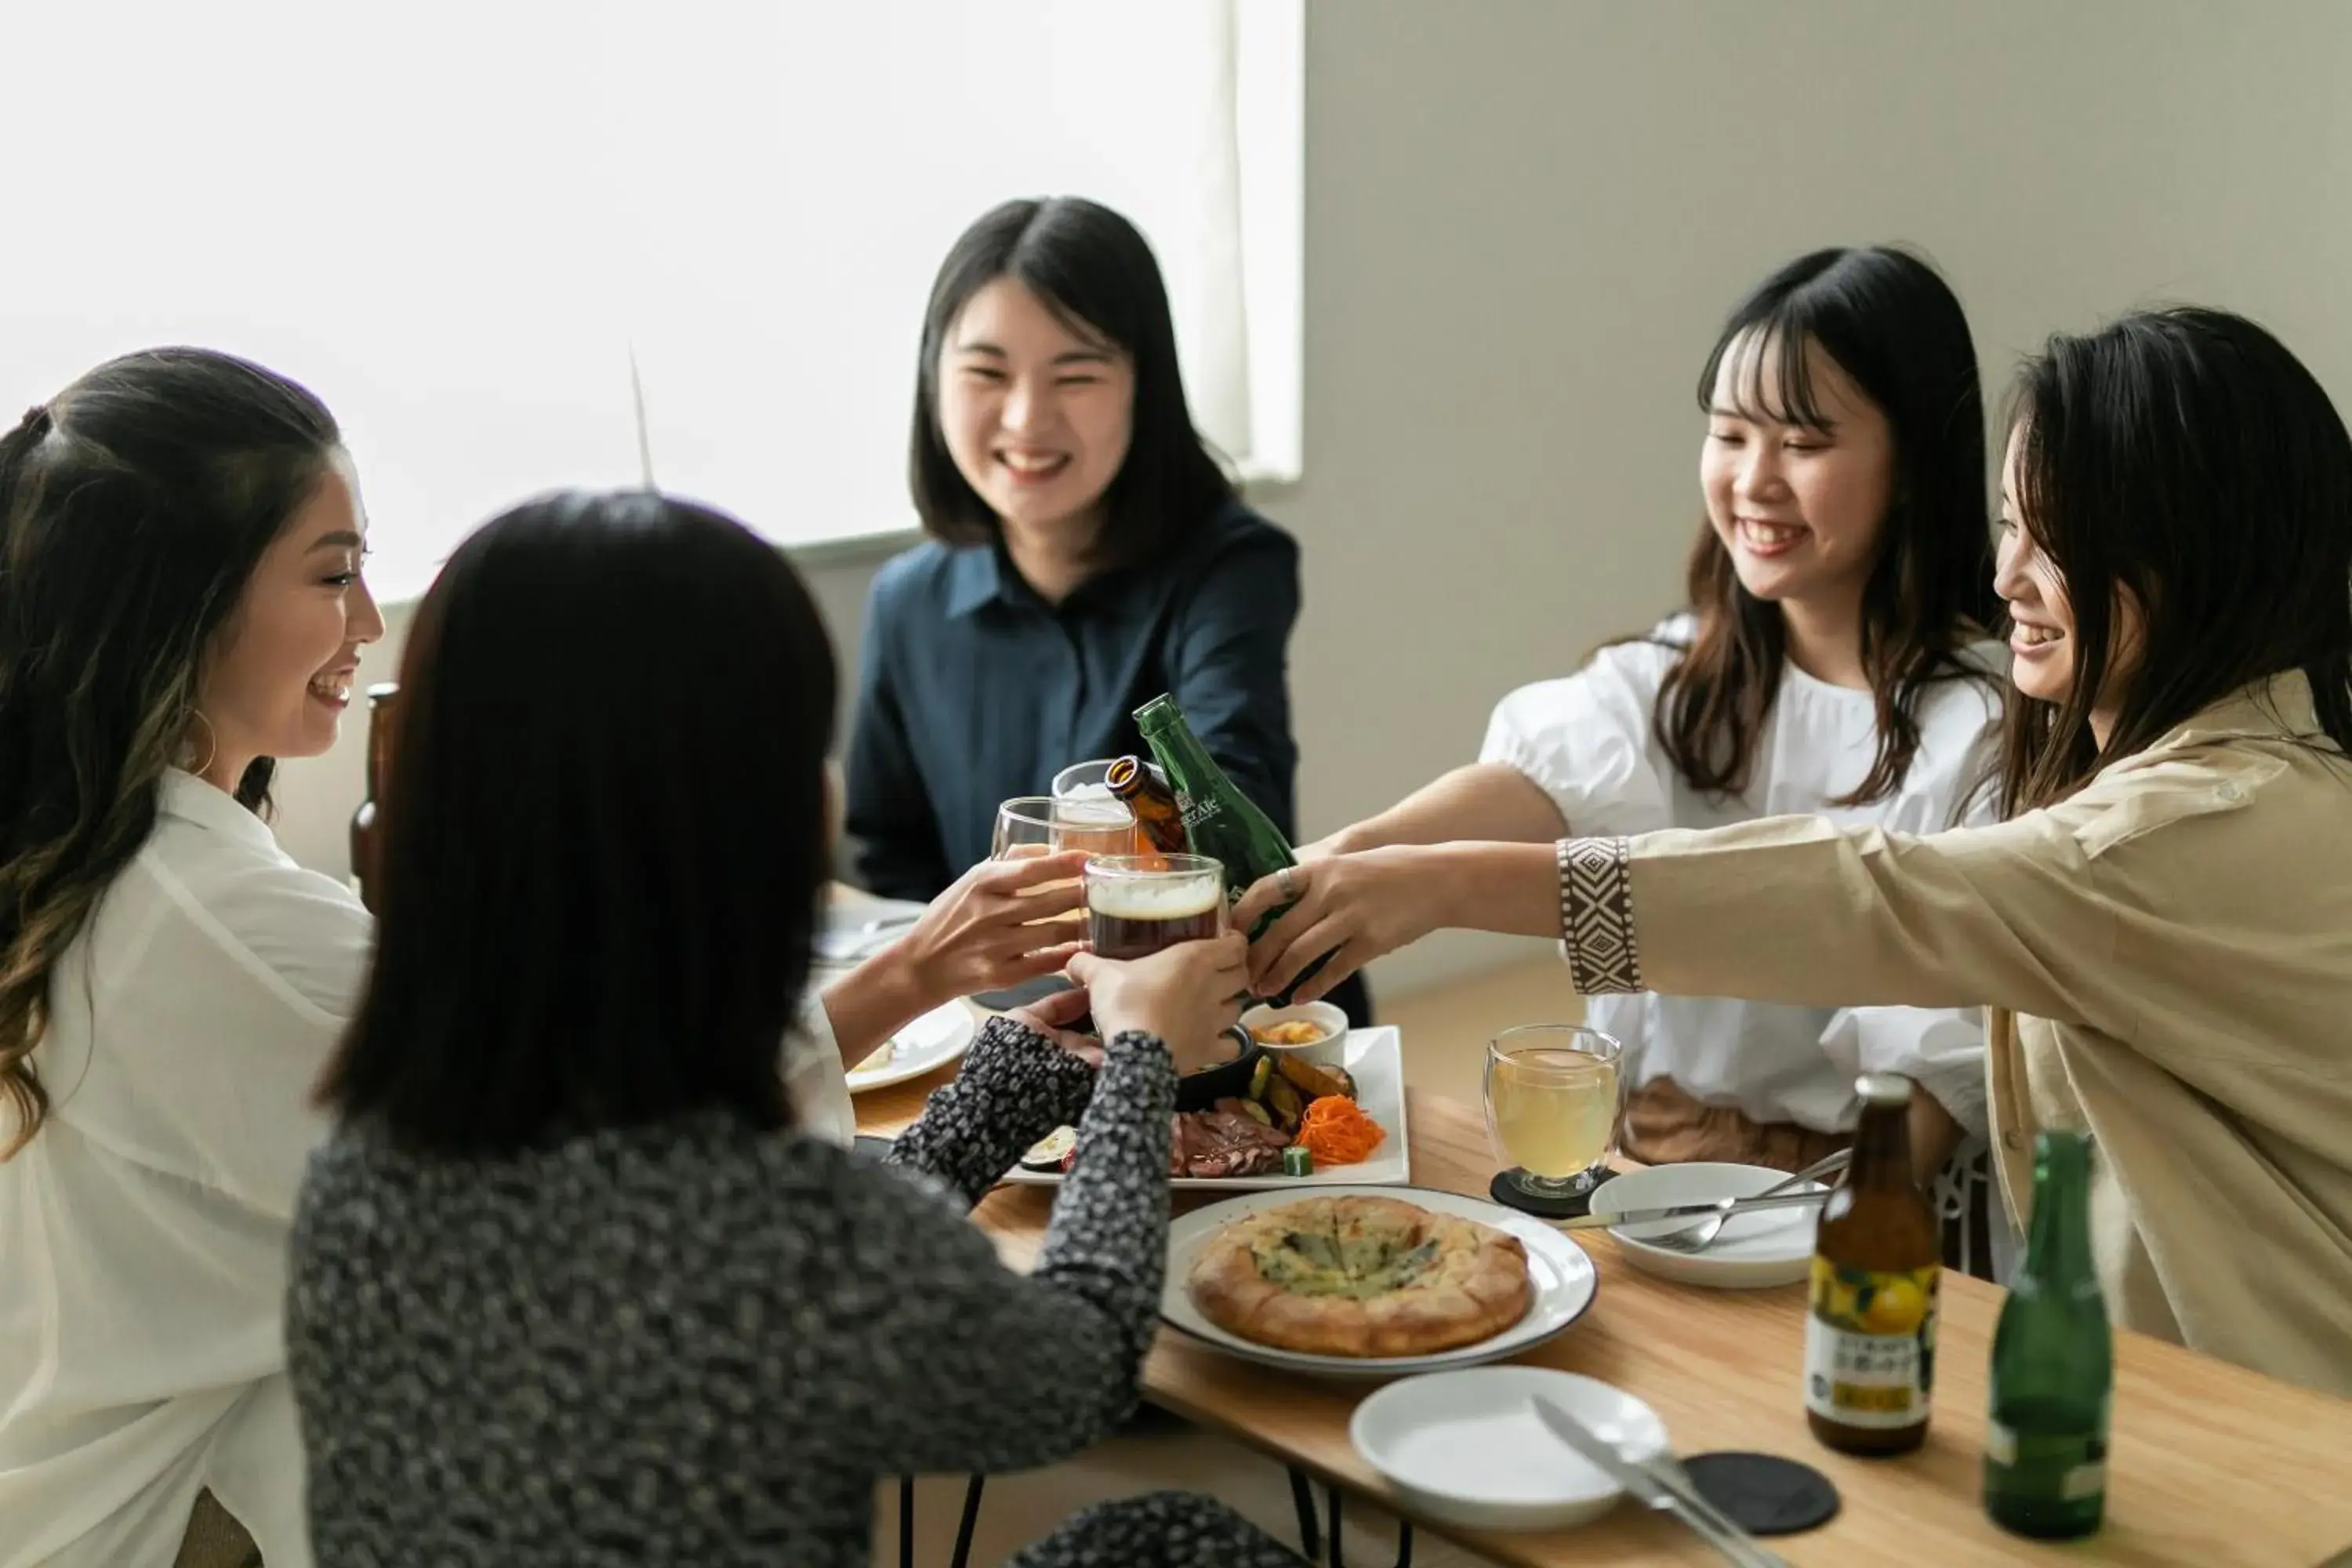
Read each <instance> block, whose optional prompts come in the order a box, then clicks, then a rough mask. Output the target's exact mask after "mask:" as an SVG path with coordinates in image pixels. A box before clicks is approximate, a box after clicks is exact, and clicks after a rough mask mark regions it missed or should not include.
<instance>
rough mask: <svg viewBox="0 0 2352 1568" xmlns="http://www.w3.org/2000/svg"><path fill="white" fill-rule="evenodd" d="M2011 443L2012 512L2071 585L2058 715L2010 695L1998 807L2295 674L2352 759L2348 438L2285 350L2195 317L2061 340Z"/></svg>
mask: <svg viewBox="0 0 2352 1568" xmlns="http://www.w3.org/2000/svg"><path fill="white" fill-rule="evenodd" d="M2015 428H2016V430H2017V432H2018V434H2019V437H2020V444H2019V449H2018V464H2017V469H2018V472H2017V480H2018V489H2019V492H2020V493H2017V494H2014V495H2012V496H2011V500H2012V501H2013V502H2014V503H2015V505H2016V507H2017V509H2018V512H2019V516H2020V519H2021V521H2022V523H2023V526H2024V528H2025V531H2026V533H2027V535H2028V536H2029V537H2030V538H2031V540H2032V542H2034V543H2035V544H2037V545H2039V546H2040V547H2041V549H2042V552H2043V553H2044V554H2046V555H2047V556H2048V557H2049V560H2050V563H2051V564H2052V565H2053V567H2055V568H2056V569H2057V572H2058V574H2060V576H2061V577H2062V578H2063V580H2064V583H2065V592H2066V598H2067V602H2068V604H2069V605H2071V606H2072V608H2073V611H2074V631H2073V632H2072V634H2071V637H2072V639H2073V641H2074V683H2073V689H2071V690H2070V691H2068V692H2067V694H2066V695H2065V697H2063V699H2061V700H2058V701H2055V702H2042V701H2036V700H2032V699H2029V698H2026V697H2024V696H2022V695H2021V694H2015V693H2012V695H2011V700H2010V705H2009V709H2010V712H2009V723H2008V728H2007V733H2006V735H2005V738H2004V746H2003V752H2002V768H2001V774H2002V798H2003V802H2004V805H2006V806H2007V808H2008V809H2009V810H2010V811H2011V812H2018V811H2023V810H2029V809H2031V808H2032V807H2034V806H2038V805H2047V804H2049V803H2050V802H2052V801H2054V800H2058V799H2061V798H2063V796H2065V795H2068V794H2071V793H2072V792H2073V791H2074V790H2075V789H2077V788H2079V787H2080V786H2081V785H2082V784H2084V783H2086V782H2088V781H2089V779H2090V778H2091V777H2092V775H2093V774H2095V773H2097V772H2098V771H2099V770H2100V769H2102V768H2104V767H2105V766H2106V765H2107V764H2108V763H2112V762H2114V761H2116V759H2118V758H2122V757H2127V756H2130V755H2131V754H2133V753H2134V752H2139V751H2143V750H2145V749H2146V748H2147V745H2148V744H2149V742H2153V741H2155V740H2156V739H2157V738H2158V736H2160V735H2162V734H2163V733H2164V732H2165V731H2168V730H2170V729H2172V728H2174V727H2176V726H2178V725H2179V724H2181V723H2183V722H2185V721H2188V720H2189V718H2191V717H2192V716H2194V715H2195V714H2196V713H2197V711H2198V710H2200V709H2202V708H2205V707H2207V706H2210V704H2211V703H2213V702H2214V701H2216V700H2220V699H2221V698H2223V697H2226V696H2227V695H2229V694H2230V693H2231V692H2232V691H2236V690H2238V689H2242V688H2243V687H2247V686H2251V685H2252V684H2254V683H2255V682H2258V681H2261V680H2263V679H2266V678H2268V677H2271V676H2273V675H2277V674H2280V673H2283V672H2284V671H2288V670H2301V671H2302V672H2303V673H2304V675H2305V676H2306V677H2307V678H2308V679H2309V680H2310V682H2311V698H2312V704H2313V707H2314V709H2315V711H2316V717H2317V718H2318V721H2319V726H2320V729H2321V730H2322V731H2324V732H2325V736H2326V740H2328V741H2332V742H2334V743H2335V745H2336V747H2337V748H2338V749H2340V750H2343V751H2345V752H2352V436H2347V434H2346V432H2345V427H2344V420H2343V418H2342V416H2340V415H2338V414H2337V413H2336V407H2335V405H2333V404H2332V403H2330V402H2329V401H2328V397H2327V394H2326V391H2325V390H2324V389H2323V388H2322V387H2321V386H2320V384H2319V383H2318V382H2317V381H2316V380H2315V378H2314V377H2313V376H2312V374H2311V373H2310V372H2309V371H2308V370H2306V369H2305V368H2304V366H2303V363H2302V362H2301V361H2299V360H2297V359H2296V358H2295V357H2294V354H2292V353H2289V352H2288V351H2287V349H2286V346H2285V345H2284V344H2283V343H2281V342H2279V341H2278V340H2277V339H2276V338H2274V337H2273V336H2271V335H2270V333H2268V332H2266V331H2263V329H2262V328H2260V327H2258V326H2256V325H2254V323H2253V322H2252V321H2247V320H2245V319H2244V318H2242V317H2240V316H2233V315H2230V314H2228V313H2226V312H2224V311H2221V310H2156V311H2140V312H2136V313H2134V314H2132V315H2128V316H2126V317H2124V318H2122V319H2121V320H2120V321H2116V322H2115V323H2114V324H2113V325H2112V326H2109V327H2107V328H2105V329H2104V330H2103V331H2096V332H2093V333H2090V334H2089V335H2087V336H2082V337H2070V336H2063V335H2061V336H2056V337H2053V338H2052V339H2051V340H2050V341H2049V342H2048V344H2047V345H2046V346H2044V348H2043V349H2042V353H2040V354H2039V355H2038V356H2036V357H2035V358H2034V359H2032V360H2031V361H2030V362H2028V363H2027V364H2026V365H2025V367H2024V370H2023V372H2022V374H2021V376H2020V378H2019V384H2018V394H2017V417H2016V426H2015ZM2126 603H2128V604H2129V605H2130V606H2131V608H2132V612H2133V613H2134V614H2136V615H2137V616H2138V617H2139V619H2140V621H2141V630H2140V632H2139V635H2138V637H2137V639H2136V642H2137V647H2136V650H2135V652H2134V655H2133V657H2132V658H2131V660H2130V662H2129V664H2128V666H2127V667H2126V668H2125V669H2124V670H2123V679H2122V682H2121V687H2122V689H2121V692H2120V699H2121V700H2120V701H2119V702H2117V703H2116V704H2115V706H2116V715H2115V723H2114V727H2113V729H2112V730H2111V731H2110V732H2109V734H2108V736H2107V740H2106V743H2105V745H2101V744H2100V743H2099V742H2098V740H2097V738H2096V737H2095V735H2094V733H2093V731H2092V728H2091V712H2092V710H2093V709H2094V707H2095V706H2097V705H2098V704H2099V703H2100V702H2101V701H2102V700H2103V699H2111V698H2113V697H2115V696H2116V695H2117V694H2116V693H2113V692H2110V691H2109V687H2110V684H2111V679H2110V678H2111V673H2112V672H2113V671H2115V669H2116V665H2117V658H2116V645H2117V641H2118V637H2117V631H2118V628H2117V625H2116V616H2117V610H2118V607H2119V606H2121V605H2125V604H2126ZM2312 739H2313V740H2315V741H2316V740H2318V739H2319V738H2318V737H2312Z"/></svg>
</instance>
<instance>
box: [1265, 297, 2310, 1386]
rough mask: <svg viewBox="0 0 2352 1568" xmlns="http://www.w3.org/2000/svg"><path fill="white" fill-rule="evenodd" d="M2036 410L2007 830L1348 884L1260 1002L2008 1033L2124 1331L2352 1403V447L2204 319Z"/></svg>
mask: <svg viewBox="0 0 2352 1568" xmlns="http://www.w3.org/2000/svg"><path fill="white" fill-rule="evenodd" d="M2001 529H2002V540H2001V546H2000V565H1999V570H1998V573H1997V574H1996V578H1995V584H1996V586H1997V587H1998V589H1999V590H2000V595H2001V596H2002V598H2003V599H2004V600H2006V601H2007V602H2008V605H2009V607H2010V611H2011V621H2012V632H2011V648H2012V650H2013V652H2014V654H2015V656H2016V665H2015V668H2014V670H2013V671H2012V674H2011V682H2012V685H2013V686H2014V688H2015V689H2014V691H2013V693H2012V696H2011V701H2010V713H2009V730H2008V735H2007V737H2006V746H2005V752H2004V759H2003V768H2002V774H2003V776H2002V784H2003V793H2004V801H2005V805H2006V808H2007V817H2008V819H2007V820H2005V821H2003V822H2001V823H2000V824H1999V825H1997V826H1989V827H1977V828H1965V829H1960V830H1957V831H1953V832H1948V833H1940V834H1933V835H1927V836H1924V837H1913V836H1909V835H1904V834H1895V833H1888V832H1885V831H1883V830H1881V829H1877V828H1869V827H1865V828H1856V829H1851V830H1843V831H1842V830H1840V829H1839V828H1837V827H1835V826H1832V825H1830V824H1829V823H1826V822H1823V821H1821V820H1819V819H1817V818H1811V817H1783V818H1780V819H1778V820H1772V821H1763V822H1755V823H1747V824H1741V825H1739V826H1734V827H1729V828H1724V829H1719V830H1716V831H1712V832H1705V833H1690V832H1669V833H1654V834H1646V835H1643V836H1642V837H1636V838H1576V837H1571V838H1568V839H1564V840H1562V841H1560V842H1559V844H1558V845H1556V846H1555V845H1534V846H1530V845H1517V844H1450V845H1438V846H1433V847H1394V848H1385V849H1378V850H1371V851H1367V852H1364V853H1362V854H1359V855H1347V856H1339V857H1336V858H1332V859H1329V860H1325V861H1322V862H1319V863H1317V864H1315V865H1312V866H1309V867H1306V868H1300V869H1298V870H1297V871H1294V872H1290V873H1286V876H1285V878H1283V879H1268V881H1266V882H1265V883H1262V884H1260V885H1259V886H1258V887H1257V888H1255V889H1252V890H1251V892H1250V894H1249V896H1248V898H1247V899H1245V900H1244V902H1243V904H1242V906H1241V907H1240V909H1239V910H1237V911H1236V918H1237V921H1240V922H1241V923H1243V924H1244V925H1246V923H1247V921H1250V920H1251V919H1253V918H1255V916H1256V915H1257V914H1259V913H1261V912H1263V911H1265V910H1270V909H1272V908H1274V907H1276V905H1277V904H1279V903H1282V902H1284V901H1286V900H1287V899H1288V898H1289V897H1291V896H1296V897H1297V906H1296V907H1295V908H1293V909H1292V910H1290V911H1289V912H1288V913H1287V914H1286V915H1285V916H1284V917H1283V918H1282V920H1281V921H1278V922H1277V923H1276V926H1275V927H1274V929H1273V930H1272V931H1269V932H1268V933H1267V935H1266V936H1265V939H1264V940H1263V941H1261V942H1259V943H1258V944H1257V946H1256V950H1255V953H1254V960H1253V964H1254V969H1255V977H1256V980H1257V983H1258V985H1259V988H1260V989H1261V990H1263V991H1268V992H1271V991H1274V990H1276V989H1278V988H1279V987H1280V986H1281V985H1282V984H1285V983H1286V982H1287V980H1288V979H1289V978H1290V977H1291V976H1292V975H1293V974H1295V973H1297V972H1298V971H1299V970H1300V969H1301V968H1303V967H1304V965H1305V964H1306V963H1307V962H1309V961H1311V960H1312V959H1313V958H1314V957H1315V956H1316V955H1318V954H1319V953H1322V952H1329V951H1330V950H1332V949H1333V948H1335V947H1337V948H1338V949H1339V957H1338V958H1337V959H1335V960H1334V961H1333V962H1332V963H1329V964H1328V965H1327V966H1326V967H1325V968H1324V970H1323V971H1322V973H1319V974H1318V975H1317V976H1316V978H1315V981H1314V983H1313V984H1310V985H1309V986H1308V987H1307V990H1306V992H1305V993H1303V994H1312V993H1313V992H1314V991H1315V990H1316V989H1318V988H1328V986H1329V985H1331V984H1334V983H1335V982H1336V981H1337V980H1338V979H1339V977H1340V976H1342V975H1344V974H1346V973H1349V971H1351V970H1353V969H1355V968H1357V967H1358V966H1360V964H1362V963H1365V962H1367V961H1369V960H1370V959H1371V958H1373V957H1376V956H1378V955H1379V954H1380V953H1382V952H1388V951H1390V950H1391V949H1393V948H1396V947H1398V946H1401V945H1402V944H1403V943H1404V942H1410V941H1412V940H1413V939H1414V938H1416V937H1419V936H1420V935H1422V934H1423V933H1424V932H1426V931H1431V930H1434V929H1436V928H1438V927H1441V926H1463V927H1472V928H1477V929H1484V930H1491V931H1512V932H1521V933H1528V934H1538V935H1549V936H1559V937H1562V938H1563V942H1564V947H1565V951H1566V952H1567V956H1568V961H1569V964H1570V973H1571V974H1572V976H1573V978H1574V980H1575V982H1576V984H1577V987H1578V989H1579V990H1580V991H1583V992H1585V993H1588V994H1599V993H1610V992H1621V991H1631V990H1636V989H1641V988H1643V987H1647V988H1649V989H1652V990H1656V991H1663V992H1668V993H1685V994H1710V995H1733V996H1743V997H1750V998H1755V999H1759V1000H1764V1001H1772V1002H1787V1003H1797V1004H1804V1003H1818V1002H1829V1001H1839V1002H1845V1003H1851V1004H1872V1005H1892V1004H1910V1005H1926V1006H1948V1005H1968V1004H1979V1005H1985V1006H1988V1007H1990V1008H1992V1009H1994V1010H1995V1011H1994V1012H1993V1014H1992V1016H1991V1022H1990V1040H1989V1047H1990V1048H1989V1051H1988V1064H1989V1065H1988V1072H1989V1076H1990V1096H1991V1101H1992V1107H1991V1109H1992V1124H1993V1128H1994V1131H1995V1135H1996V1148H1997V1152H1998V1155H1999V1158H2000V1164H2001V1175H2002V1180H2003V1184H2004V1185H2005V1186H2006V1188H2007V1190H2008V1194H2009V1197H2010V1200H2011V1205H2012V1207H2013V1208H2015V1209H2017V1211H2018V1212H2020V1213H2022V1212H2023V1205H2024V1204H2025V1203H2026V1201H2027V1200H2028V1199H2029V1198H2030V1196H2031V1154H2032V1138H2033V1134H2034V1132H2035V1131H2036V1130H2037V1129H2039V1128H2041V1127H2043V1126H2049V1125H2055V1124H2064V1125H2075V1126H2081V1127H2083V1128H2085V1129H2086V1130H2087V1131H2089V1132H2090V1133H2091V1134H2092V1135H2093V1136H2094V1137H2095V1140H2096V1141H2097V1146H2098V1152H2099V1157H2098V1162H2097V1170H2096V1176H2095V1186H2094V1191H2093V1200H2092V1201H2093V1217H2094V1228H2095V1237H2096V1249H2097V1254H2098V1262H2099V1268H2100V1275H2101V1279H2102V1280H2103V1282H2104V1284H2105V1288H2106V1291H2107V1296H2108V1300H2109V1302H2110V1304H2111V1307H2112V1309H2113V1310H2114V1311H2115V1312H2116V1316H2117V1317H2118V1319H2119V1320H2120V1321H2122V1322H2123V1323H2124V1324H2125V1325H2126V1326H2127V1327H2130V1328H2134V1329H2138V1330H2142V1331H2147V1332H2149V1333H2153V1334H2158V1335H2160V1336H2162V1337H2165V1338H2168V1339H2172V1340H2175V1341H2179V1342H2183V1343H2186V1344H2188V1345H2190V1346H2192V1347H2193V1348H2195V1349H2197V1350H2200V1351H2203V1352H2209V1353H2210V1354H2213V1355H2218V1356H2221V1357H2223V1358H2225V1359H2227V1360H2230V1361H2233V1362H2237V1363H2241V1364H2243V1365H2246V1366H2251V1367H2253V1368H2256V1369H2258V1370H2261V1371H2263V1372H2267V1373H2272V1374H2273V1375H2275V1376H2278V1377H2282V1378H2285V1379H2288V1380H2290V1381H2293V1382H2296V1383H2301V1384H2308V1385H2310V1386H2313V1387H2316V1388H2323V1389H2328V1390H2332V1391H2334V1392H2336V1393H2344V1394H2352V1048H2347V1046H2346V1044H2345V1033H2344V1031H2345V1029H2346V1028H2347V1020H2352V761H2347V752H2352V437H2347V434H2346V431H2345V426H2344V423H2343V421H2342V419H2341V418H2340V417H2339V416H2337V414H2336V410H2335V409H2334V407H2333V406H2332V405H2330V404H2329V402H2328V400H2327V396H2326V393H2325V392H2324V391H2323V390H2322V389H2321V388H2320V386H2319V384H2318V383H2317V382H2316V381H2315V380H2314V379H2313V377H2312V376H2311V374H2310V373H2309V372H2307V371H2306V370H2305V368H2304V367H2303V365H2302V364H2301V363H2298V362H2297V361H2296V360H2295V359H2294V356H2293V355H2292V354H2290V353H2288V352H2287V351H2286V350H2285V348H2284V347H2283V346H2282V345H2281V344H2280V343H2279V342H2277V341H2276V340H2275V339H2273V338H2272V337H2271V336H2270V335H2269V334H2267V333H2266V332H2264V331H2262V330H2261V329H2260V328H2258V327H2255V326H2254V325H2252V323H2250V322H2248V321H2243V320H2241V319H2239V318H2237V317H2234V316H2229V315H2224V314H2221V313H2219V312H2215V311H2209V310H2174V311H2166V312H2161V313H2143V314H2136V315H2132V316H2128V317H2126V318H2124V319H2123V320H2122V321H2117V322H2116V324H2114V325H2113V326H2110V327H2108V328H2107V329H2105V331H2100V332H2097V333H2095V334H2092V335H2090V336H2087V337H2058V338H2053V340H2052V341H2051V342H2050V344H2049V345H2048V347H2047V349H2046V350H2045V352H2044V353H2042V355H2041V356H2039V357H2038V358H2036V359H2035V360H2033V361H2032V363H2029V364H2028V365H2027V367H2026V369H2025V371H2024V373H2023V376H2022V385H2021V400H2020V412H2019V415H2018V418H2017V420H2016V425H2015V428H2014V429H2013V431H2012V433H2011V437H2010V442H2009V451H2008V458H2007V461H2006V463H2005V464H2004V474H2003V482H2002V503H2001ZM1574 826H1575V825H1574V824H1570V828H1571V830H1573V828H1574Z"/></svg>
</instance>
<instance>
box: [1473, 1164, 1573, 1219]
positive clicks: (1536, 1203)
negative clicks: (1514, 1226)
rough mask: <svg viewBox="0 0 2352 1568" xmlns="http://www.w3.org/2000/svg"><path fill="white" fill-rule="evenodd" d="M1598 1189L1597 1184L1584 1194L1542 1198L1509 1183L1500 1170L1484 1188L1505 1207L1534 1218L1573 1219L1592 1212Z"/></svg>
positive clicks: (1508, 1177)
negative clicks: (1594, 1196)
mask: <svg viewBox="0 0 2352 1568" xmlns="http://www.w3.org/2000/svg"><path fill="white" fill-rule="evenodd" d="M1600 1188H1601V1184H1600V1183H1598V1182H1595V1183H1593V1184H1592V1185H1591V1187H1589V1188H1587V1189H1586V1190H1585V1191H1583V1192H1580V1193H1573V1194H1570V1195H1568V1196H1567V1197H1559V1198H1554V1197H1546V1196H1544V1195H1543V1194H1539V1193H1531V1192H1528V1190H1527V1189H1526V1188H1524V1187H1522V1186H1520V1185H1519V1184H1517V1182H1514V1181H1513V1180H1511V1173H1510V1172H1508V1171H1502V1172H1498V1173H1496V1176H1495V1180H1494V1181H1493V1183H1492V1184H1489V1185H1488V1186H1487V1188H1486V1195H1487V1196H1488V1197H1490V1198H1492V1199H1494V1200H1495V1201H1496V1203H1498V1204H1501V1205H1503V1206H1504V1207H1505V1208H1513V1209H1517V1210H1518V1211H1519V1212H1520V1213H1521V1214H1531V1215H1535V1216H1536V1217H1537V1218H1538V1219H1574V1218H1576V1217H1577V1216H1578V1215H1584V1214H1590V1213H1591V1212H1592V1194H1594V1193H1595V1192H1598V1191H1599V1190H1600Z"/></svg>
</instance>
